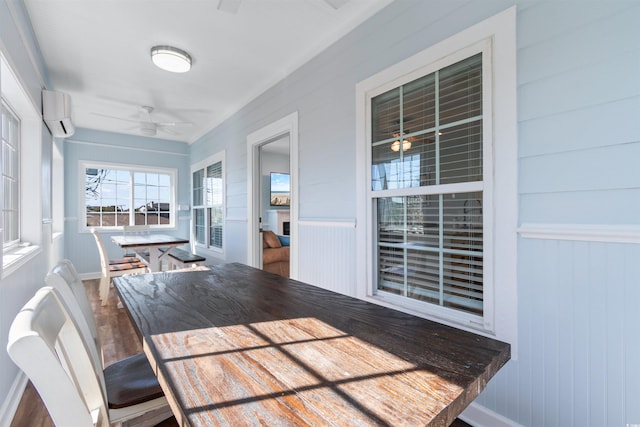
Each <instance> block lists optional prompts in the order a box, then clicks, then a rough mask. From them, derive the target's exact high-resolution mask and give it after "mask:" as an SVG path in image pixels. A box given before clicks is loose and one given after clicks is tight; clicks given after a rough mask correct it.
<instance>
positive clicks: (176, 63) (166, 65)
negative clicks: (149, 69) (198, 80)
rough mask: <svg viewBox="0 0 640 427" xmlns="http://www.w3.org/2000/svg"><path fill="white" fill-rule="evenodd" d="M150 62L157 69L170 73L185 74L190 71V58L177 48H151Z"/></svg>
mask: <svg viewBox="0 0 640 427" xmlns="http://www.w3.org/2000/svg"><path fill="white" fill-rule="evenodd" d="M151 61H153V63H154V64H155V65H156V66H157V67H159V68H162V69H163V70H166V71H171V72H172V73H186V72H187V71H189V70H190V69H191V56H190V55H189V54H188V53H187V52H185V51H184V50H182V49H178V48H177V47H172V46H154V47H152V48H151Z"/></svg>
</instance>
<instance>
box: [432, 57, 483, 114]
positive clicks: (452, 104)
mask: <svg viewBox="0 0 640 427" xmlns="http://www.w3.org/2000/svg"><path fill="white" fill-rule="evenodd" d="M439 104H440V125H441V126H442V125H445V124H447V123H453V122H457V121H460V120H464V119H468V118H471V117H477V116H480V115H482V54H480V53H479V54H477V55H475V56H472V57H470V58H468V59H465V60H464V61H461V62H458V63H456V64H453V65H451V66H449V67H446V68H443V69H442V70H440V98H439Z"/></svg>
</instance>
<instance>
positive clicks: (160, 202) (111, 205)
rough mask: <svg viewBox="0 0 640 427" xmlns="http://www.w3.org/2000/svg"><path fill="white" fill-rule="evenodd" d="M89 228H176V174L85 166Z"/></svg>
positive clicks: (86, 223) (131, 168)
mask: <svg viewBox="0 0 640 427" xmlns="http://www.w3.org/2000/svg"><path fill="white" fill-rule="evenodd" d="M81 170H82V171H83V173H84V180H83V181H82V182H83V183H84V191H83V194H84V200H85V203H84V207H85V212H84V216H85V227H86V228H93V227H99V228H119V227H122V226H125V225H149V226H151V227H153V228H170V227H174V224H175V200H174V199H175V190H174V189H175V171H173V170H157V169H146V168H136V167H127V166H114V165H96V164H84V165H83V167H82V168H81Z"/></svg>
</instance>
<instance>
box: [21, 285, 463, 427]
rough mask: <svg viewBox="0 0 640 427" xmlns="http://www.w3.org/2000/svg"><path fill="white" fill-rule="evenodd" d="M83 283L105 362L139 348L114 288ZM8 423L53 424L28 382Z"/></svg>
mask: <svg viewBox="0 0 640 427" xmlns="http://www.w3.org/2000/svg"><path fill="white" fill-rule="evenodd" d="M85 286H86V290H87V296H88V297H89V301H90V302H91V306H92V308H93V311H94V314H95V319H96V325H97V327H98V335H99V337H100V343H101V345H102V349H103V360H104V363H105V366H108V365H110V364H111V363H113V362H115V361H117V360H120V359H122V358H125V357H127V356H132V355H134V354H136V353H139V352H141V351H142V345H141V343H140V340H139V339H138V336H137V335H136V333H135V331H134V329H133V326H132V325H131V322H130V320H129V317H128V316H127V313H126V312H125V311H124V310H122V309H118V308H117V304H118V301H117V297H116V295H115V291H114V290H113V289H111V291H110V293H109V303H108V304H107V305H106V306H104V307H103V306H102V305H101V304H100V298H99V296H98V280H87V281H85ZM176 425H177V424H176V422H175V420H174V419H171V420H168V421H167V422H165V423H162V424H160V425H158V426H156V427H175V426H176ZM11 427H55V426H54V424H53V421H52V420H51V418H50V417H49V413H48V412H47V409H46V408H45V406H44V404H43V403H42V401H41V400H40V396H38V393H37V392H36V390H35V389H34V388H33V386H32V385H31V383H29V384H28V385H27V387H26V389H25V391H24V394H23V395H22V399H21V400H20V404H19V406H18V409H17V411H16V414H15V416H14V419H13V420H12V422H11ZM60 427H64V426H60ZM451 427H472V426H471V425H470V424H467V423H465V422H464V421H462V420H456V421H454V423H453V424H451Z"/></svg>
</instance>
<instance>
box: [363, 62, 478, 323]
mask: <svg viewBox="0 0 640 427" xmlns="http://www.w3.org/2000/svg"><path fill="white" fill-rule="evenodd" d="M459 59H460V58H459ZM483 62H484V61H483V53H482V52H475V53H474V54H471V55H469V56H468V57H467V58H465V59H462V60H458V61H457V62H455V63H452V64H447V65H445V66H444V67H442V68H440V69H436V70H434V71H433V72H432V73H430V74H427V75H424V76H421V77H419V78H416V79H414V80H412V81H409V82H406V83H404V84H402V85H400V86H398V87H395V88H391V89H389V88H387V91H386V92H383V93H380V94H377V95H376V96H374V97H372V98H371V108H370V114H371V115H370V118H369V120H370V126H371V128H370V129H371V148H370V149H371V157H370V158H371V171H370V173H371V184H370V185H371V187H370V197H371V201H372V206H373V210H372V213H373V216H374V224H377V232H376V233H374V236H373V241H374V245H375V247H376V248H377V250H376V251H375V252H374V257H375V260H374V265H375V267H376V268H375V271H374V272H375V274H376V276H375V277H376V280H374V285H373V286H374V289H373V293H374V295H387V296H390V298H392V299H394V298H395V299H397V298H400V300H401V302H400V304H401V305H403V304H405V303H403V302H402V300H406V304H408V305H415V304H417V305H419V306H423V305H425V304H428V305H435V306H438V307H444V308H446V309H450V310H456V311H460V312H463V313H465V315H469V316H471V317H479V318H482V316H483V315H484V304H483V302H484V263H483V259H484V258H483V253H484V251H483V240H484V239H483V227H484V225H483V217H482V205H483V187H484V182H483V180H484V176H483V174H484V171H483V170H484V167H483V163H484V160H483V152H484V145H485V143H484V140H483V128H484V126H485V125H486V123H485V122H484V117H483V114H482V110H483V105H484V102H485V101H484V99H483V90H482V84H483V76H482V74H483V72H486V71H485V70H483ZM465 80H466V81H467V84H465ZM394 144H395V147H394ZM410 301H413V302H410ZM426 310H427V311H429V309H428V308H426Z"/></svg>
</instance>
